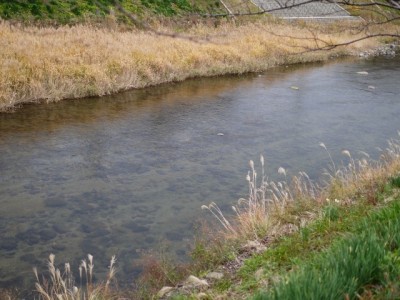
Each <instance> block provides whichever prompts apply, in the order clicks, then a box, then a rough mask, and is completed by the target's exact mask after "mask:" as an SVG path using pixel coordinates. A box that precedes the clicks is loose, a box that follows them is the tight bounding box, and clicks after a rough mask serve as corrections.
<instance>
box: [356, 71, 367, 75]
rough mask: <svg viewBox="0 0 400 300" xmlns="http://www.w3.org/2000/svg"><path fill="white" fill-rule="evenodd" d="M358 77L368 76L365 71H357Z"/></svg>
mask: <svg viewBox="0 0 400 300" xmlns="http://www.w3.org/2000/svg"><path fill="white" fill-rule="evenodd" d="M357 74H358V75H368V72H367V71H359V72H357Z"/></svg>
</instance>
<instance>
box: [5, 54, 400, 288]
mask: <svg viewBox="0 0 400 300" xmlns="http://www.w3.org/2000/svg"><path fill="white" fill-rule="evenodd" d="M358 71H368V72H369V75H368V76H361V75H357V74H356V72H358ZM399 76H400V60H398V59H396V60H386V59H379V60H375V61H357V62H341V63H335V64H328V65H325V66H322V65H314V66H307V67H300V66H297V67H290V68H279V69H274V70H271V71H268V72H266V73H264V74H259V75H248V76H244V77H223V78H209V79H196V80H190V81H187V82H184V83H179V84H169V85H164V86H160V87H157V88H151V89H144V90H139V91H131V92H126V93H122V94H120V95H117V96H110V97H104V98H100V99H95V98H93V99H86V100H71V101H64V102H60V103H56V104H48V105H30V106H26V107H25V108H24V109H22V110H20V111H18V112H16V113H14V114H2V115H0V170H1V175H0V196H1V197H0V201H1V210H0V239H1V243H0V255H1V256H0V257H1V258H0V287H1V286H10V285H16V286H22V285H23V284H26V283H27V282H29V281H30V280H32V278H33V274H32V271H31V267H32V266H33V265H37V266H39V267H41V269H42V270H43V269H44V266H43V265H44V262H45V259H46V258H47V257H48V254H49V253H55V254H56V259H58V261H59V262H64V261H69V262H71V263H74V265H75V266H76V267H77V265H78V261H79V260H80V259H82V258H83V256H84V255H86V254H87V253H91V254H93V255H94V257H95V261H96V268H95V269H96V270H97V271H100V272H104V271H105V267H106V266H107V264H108V260H109V258H110V257H111V255H113V254H116V255H117V256H118V259H119V266H120V271H119V279H120V281H130V280H131V279H132V278H133V277H134V276H135V275H136V273H137V272H138V269H137V268H136V267H135V264H136V263H137V260H138V258H139V257H140V253H141V252H142V251H145V250H147V249H151V248H154V247H157V245H160V243H162V242H164V241H166V242H168V244H169V247H170V249H171V251H173V252H174V253H176V255H177V256H178V257H185V252H186V251H187V246H188V245H189V244H190V238H191V237H192V234H193V229H192V227H193V224H194V221H195V220H196V219H197V218H204V217H205V213H204V212H202V211H201V210H200V206H201V205H202V204H208V203H209V202H211V201H215V202H217V203H218V204H220V206H221V207H222V208H224V209H225V210H229V207H230V206H231V205H232V204H233V203H234V202H235V201H236V199H238V198H239V197H242V196H244V195H245V193H246V184H245V180H244V178H245V174H246V172H247V169H248V166H247V162H248V160H249V159H257V157H258V156H259V154H264V156H265V157H266V161H267V166H268V169H269V172H270V174H271V176H276V175H275V174H276V170H277V168H278V167H279V166H283V167H285V168H286V169H287V171H288V172H289V173H291V174H295V173H296V172H298V171H300V170H305V171H306V172H308V173H309V174H310V175H311V176H312V177H314V178H316V176H318V175H319V174H320V173H321V171H322V169H323V167H326V165H327V163H328V160H327V157H326V153H324V152H323V151H321V149H320V148H319V146H318V144H319V142H321V141H322V142H324V143H325V144H326V145H327V146H328V148H329V149H330V150H331V152H332V154H334V157H335V159H336V160H343V159H345V158H344V157H342V156H340V152H341V150H343V149H347V150H350V151H352V152H356V151H357V150H366V151H367V152H369V153H371V154H373V155H375V156H376V155H377V153H378V151H377V150H376V147H379V146H384V145H385V143H386V140H387V139H388V138H390V137H393V136H394V135H395V134H396V131H397V129H400V121H399V118H398V116H399V115H400V99H399V96H398V95H399V94H400V87H399V85H398V78H399ZM290 86H298V87H299V90H293V89H290ZM371 86H374V87H375V88H374V89H373V88H371ZM218 133H223V135H218Z"/></svg>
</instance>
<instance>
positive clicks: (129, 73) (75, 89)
mask: <svg viewBox="0 0 400 300" xmlns="http://www.w3.org/2000/svg"><path fill="white" fill-rule="evenodd" d="M346 28H348V26H347V25H346V24H341V25H339V24H326V25H316V26H307V28H305V27H304V26H299V25H294V24H292V25H290V24H279V23H278V22H266V21H265V22H260V23H256V24H254V23H253V24H244V25H240V26H239V25H233V24H223V25H221V26H219V27H218V28H214V27H212V26H206V25H198V26H194V27H193V28H191V29H188V30H187V32H186V34H188V35H190V36H191V37H194V38H195V41H190V40H188V39H183V38H169V37H165V36H159V35H155V34H151V33H146V32H138V31H136V32H132V31H130V32H126V31H125V32H121V31H118V30H116V29H104V28H95V27H91V26H89V25H78V26H73V27H59V28H35V27H23V26H18V25H11V24H9V23H7V22H2V23H0V38H1V41H2V42H1V44H2V45H1V49H0V111H5V110H9V109H12V108H13V107H15V106H17V105H19V104H21V103H28V102H38V101H46V102H52V101H58V100H61V99H67V98H80V97H87V96H102V95H105V94H110V93H115V92H117V91H121V90H126V89H131V88H142V87H145V86H149V85H156V84H160V83H164V82H171V81H181V80H184V79H186V78H189V77H196V76H215V75H222V74H227V73H237V74H241V73H245V72H257V71H263V70H266V69H268V68H270V67H273V66H276V65H281V64H289V63H300V62H308V61H319V60H326V59H328V58H329V57H331V56H333V55H335V56H336V55H346V54H354V53H358V52H359V51H360V50H361V49H362V50H365V49H370V48H374V47H376V46H377V45H378V44H379V42H378V41H377V40H376V39H370V40H367V41H362V42H359V43H356V44H353V45H351V46H349V47H346V48H338V49H335V50H333V51H322V52H321V51H320V52H307V53H304V54H302V55H293V54H294V53H298V52H302V51H304V49H305V48H313V47H315V46H316V40H315V38H319V39H324V40H327V41H329V42H330V43H341V42H344V41H347V40H349V39H352V38H354V37H356V36H354V35H353V34H352V33H351V32H350V31H349V30H346ZM160 30H166V29H165V28H164V29H163V28H161V29H160ZM388 30H389V29H388ZM324 32H325V33H324ZM272 33H273V34H272ZM282 36H287V37H286V38H285V37H282ZM288 36H296V37H298V38H299V39H293V38H290V37H288ZM357 36H358V37H359V36H360V34H358V35H357Z"/></svg>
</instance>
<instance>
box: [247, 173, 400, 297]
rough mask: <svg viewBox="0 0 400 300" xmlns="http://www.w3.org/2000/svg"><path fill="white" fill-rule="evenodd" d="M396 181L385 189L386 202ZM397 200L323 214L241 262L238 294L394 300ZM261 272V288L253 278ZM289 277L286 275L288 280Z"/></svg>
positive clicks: (398, 256)
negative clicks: (242, 264) (307, 225)
mask: <svg viewBox="0 0 400 300" xmlns="http://www.w3.org/2000/svg"><path fill="white" fill-rule="evenodd" d="M399 182H400V178H394V179H392V180H391V181H390V184H389V185H387V186H386V188H385V191H384V194H381V195H380V197H379V198H380V199H381V200H383V199H387V197H389V196H390V195H391V194H392V189H393V188H394V187H398V183H399ZM399 200H400V198H399V197H397V198H396V201H393V202H391V203H390V204H385V205H387V207H384V208H380V206H381V205H384V203H383V201H381V202H380V203H379V204H378V206H376V207H374V206H373V205H372V204H368V203H360V204H358V205H355V206H354V207H346V206H340V205H337V206H333V204H330V205H328V206H327V208H326V209H325V212H324V214H323V217H322V219H320V220H319V221H317V222H315V223H314V224H313V225H311V226H309V227H307V228H303V229H302V230H301V231H300V232H299V233H297V234H294V235H292V236H290V237H286V238H283V239H282V240H280V241H279V242H277V243H276V244H275V245H273V246H272V247H271V248H270V249H269V250H267V251H266V252H264V253H263V254H261V255H257V256H255V257H253V258H251V259H249V260H247V261H246V264H245V266H244V267H243V268H242V269H241V271H240V276H241V280H242V281H243V283H242V285H241V289H242V292H243V290H244V292H245V291H246V290H247V292H246V293H248V292H249V289H250V290H251V291H253V290H256V289H262V287H263V285H264V286H265V282H268V283H269V284H270V285H272V288H271V289H269V290H267V291H266V292H263V293H260V294H259V295H258V296H256V297H255V299H343V298H344V297H345V296H346V295H347V296H348V297H349V298H350V299H354V298H355V297H356V295H357V293H358V294H363V293H364V294H366V295H368V294H372V295H379V299H385V298H387V299H393V296H395V295H396V297H399V295H400V293H399V290H400V287H399V284H398V279H399V275H400V217H399V215H400V203H399ZM260 268H262V269H263V270H265V271H264V275H263V279H264V283H260V281H258V280H256V279H255V278H254V273H255V272H256V271H257V270H259V269H260ZM288 274H289V275H288Z"/></svg>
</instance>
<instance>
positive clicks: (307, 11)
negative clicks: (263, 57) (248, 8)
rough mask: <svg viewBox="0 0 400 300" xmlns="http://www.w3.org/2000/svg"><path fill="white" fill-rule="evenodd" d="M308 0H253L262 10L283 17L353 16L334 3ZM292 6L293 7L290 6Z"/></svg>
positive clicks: (323, 17)
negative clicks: (310, 0)
mask: <svg viewBox="0 0 400 300" xmlns="http://www.w3.org/2000/svg"><path fill="white" fill-rule="evenodd" d="M308 1H309V0H253V1H252V2H253V3H254V4H255V5H257V6H258V7H260V8H261V9H262V10H265V11H270V13H271V14H272V15H275V16H277V17H281V18H284V19H297V18H300V19H307V18H316V19H336V18H339V19H341V18H343V19H345V18H346V19H347V18H353V17H352V16H350V13H349V12H348V11H346V10H345V9H344V8H342V7H341V6H340V5H338V4H336V3H328V2H322V1H315V2H310V3H305V2H308ZM302 3H305V4H302ZM291 6H293V7H291Z"/></svg>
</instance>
